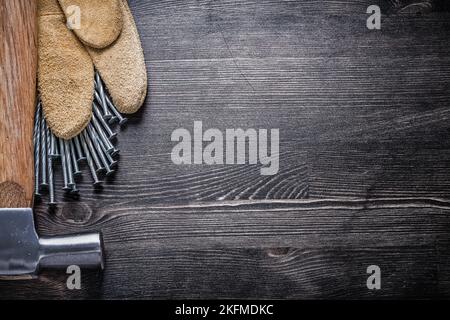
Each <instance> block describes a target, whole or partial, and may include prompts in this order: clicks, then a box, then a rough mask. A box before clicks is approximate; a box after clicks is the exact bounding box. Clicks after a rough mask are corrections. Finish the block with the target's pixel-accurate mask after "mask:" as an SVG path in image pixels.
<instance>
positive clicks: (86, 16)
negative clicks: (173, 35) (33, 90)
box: [38, 0, 147, 139]
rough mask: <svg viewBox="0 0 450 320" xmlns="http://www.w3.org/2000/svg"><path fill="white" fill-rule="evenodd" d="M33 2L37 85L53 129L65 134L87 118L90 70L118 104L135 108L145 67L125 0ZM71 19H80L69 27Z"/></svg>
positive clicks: (91, 90) (91, 82)
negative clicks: (36, 12) (35, 9)
mask: <svg viewBox="0 0 450 320" xmlns="http://www.w3.org/2000/svg"><path fill="white" fill-rule="evenodd" d="M38 1H39V7H38V8H39V51H38V52H39V66H38V87H39V92H40V96H41V100H42V107H43V111H44V114H45V118H46V120H47V123H48V125H49V127H50V129H51V130H52V131H53V133H54V134H55V135H56V136H58V137H60V138H63V139H70V138H73V137H74V136H76V135H78V134H79V133H80V132H81V131H83V130H84V128H85V127H86V126H87V125H88V123H89V122H90V120H91V117H92V104H93V100H94V86H95V82H94V81H95V80H94V77H95V70H97V72H98V73H99V74H100V76H101V78H102V79H103V81H104V83H105V85H106V88H107V89H108V92H109V94H110V95H111V98H112V100H113V103H114V104H115V105H116V107H117V109H118V110H119V111H120V112H122V113H125V114H129V113H134V112H136V111H137V110H138V109H139V108H140V107H141V106H142V104H143V102H144V99H145V96H146V94H147V72H146V68H145V61H144V54H143V50H142V46H141V42H140V39H139V34H138V31H137V29H136V25H135V23H134V19H133V16H132V14H131V11H130V9H129V7H128V3H127V1H126V0H38ZM73 19H75V20H76V19H78V20H79V21H77V23H76V24H71V26H72V28H69V27H68V25H67V21H69V22H70V20H73Z"/></svg>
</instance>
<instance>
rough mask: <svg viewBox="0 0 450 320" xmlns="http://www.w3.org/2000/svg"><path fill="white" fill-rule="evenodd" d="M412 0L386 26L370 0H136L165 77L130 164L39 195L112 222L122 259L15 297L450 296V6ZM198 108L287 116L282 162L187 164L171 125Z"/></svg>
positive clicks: (88, 219)
mask: <svg viewBox="0 0 450 320" xmlns="http://www.w3.org/2000/svg"><path fill="white" fill-rule="evenodd" d="M395 3H398V2H392V1H387V0H386V1H381V2H380V5H381V7H382V9H383V12H384V13H386V15H384V16H383V25H382V30H381V31H379V32H373V31H369V30H367V28H366V27H365V19H366V18H367V14H366V13H365V12H366V8H367V6H369V5H371V4H373V3H371V2H370V1H347V2H345V3H343V2H342V1H337V0H327V1H321V2H315V1H275V0H262V1H247V0H246V1H183V3H180V2H179V1H173V0H171V1H169V0H167V1H136V0H133V1H130V5H131V9H132V11H133V12H134V14H135V16H136V21H137V26H138V28H139V30H140V32H141V37H142V40H143V46H144V51H145V55H146V60H147V65H148V70H149V79H150V82H149V98H148V99H147V102H146V106H145V107H144V108H143V110H142V111H141V112H140V113H139V114H137V115H134V116H132V117H131V119H130V120H131V121H130V124H129V126H128V128H127V129H125V130H124V131H122V132H121V133H120V135H119V147H120V149H121V151H122V152H121V165H120V169H119V171H118V172H117V175H116V176H115V178H114V179H113V180H111V181H108V182H107V183H106V185H105V188H104V190H102V191H94V190H93V189H92V187H91V185H90V180H89V178H88V177H87V176H86V177H85V178H84V179H83V181H81V182H80V183H79V188H80V190H81V192H82V197H81V199H80V201H74V200H72V199H70V198H63V194H62V192H61V191H59V188H58V195H57V196H58V197H59V198H60V199H64V202H63V203H61V204H60V205H59V206H58V207H57V209H56V210H55V211H54V212H47V209H46V207H45V206H44V205H38V206H37V207H36V212H37V222H38V226H39V231H40V232H41V233H42V234H44V235H54V234H64V233H68V232H79V231H90V230H99V229H100V230H102V231H103V233H104V236H105V240H106V241H105V245H106V252H107V260H108V261H107V269H106V271H105V273H104V274H103V276H101V275H99V274H97V273H95V272H93V273H87V274H85V275H86V276H85V277H84V278H83V290H81V291H79V292H71V291H68V290H67V289H66V288H65V280H66V275H65V274H64V272H57V273H53V272H45V273H44V274H43V276H42V277H41V279H40V280H37V281H35V282H15V283H10V282H8V283H6V282H0V298H130V297H133V298H312V297H318V298H371V297H386V298H389V297H391V298H392V297H400V298H412V297H420V298H431V297H441V298H442V297H448V296H449V291H450V290H449V288H450V286H449V277H448V275H449V274H450V273H449V271H450V270H448V268H449V267H448V266H449V265H450V263H449V262H450V261H449V253H448V252H449V250H448V246H449V236H448V227H449V225H450V223H449V220H448V219H449V217H450V216H449V210H450V205H449V200H450V199H448V195H449V194H450V193H449V192H450V187H449V183H448V181H450V179H449V178H450V176H449V175H450V162H449V161H448V159H449V156H450V142H449V141H450V140H449V139H447V138H446V137H447V136H448V123H449V116H450V114H449V111H448V105H449V102H450V93H449V91H448V82H449V74H450V73H449V71H450V58H449V57H450V38H449V37H448V31H447V30H448V28H449V27H450V22H449V21H450V19H449V18H450V16H449V10H448V8H446V7H445V6H444V7H442V6H436V7H434V9H433V11H432V12H429V13H424V14H422V15H421V16H416V14H415V12H411V13H405V14H402V15H400V14H397V13H396V12H397V11H398V10H399V8H400V7H401V6H399V7H395V8H394V7H392V4H395ZM196 120H201V121H203V124H204V127H205V128H211V127H214V128H219V129H221V130H224V129H226V128H239V127H242V128H255V129H258V128H265V129H270V128H279V129H280V151H281V152H280V172H279V174H278V175H277V176H274V177H262V176H261V175H260V172H259V169H260V167H259V166H250V165H243V166H176V165H173V164H172V163H171V161H170V152H171V150H172V147H173V146H174V143H172V142H171V141H170V135H171V133H172V131H173V130H175V129H177V128H180V127H186V128H189V129H191V128H192V125H193V122H194V121H196ZM191 130H192V129H191ZM56 174H57V176H59V175H58V172H57V173H56ZM57 183H58V186H61V180H60V178H59V179H58V180H57ZM370 264H379V265H380V267H381V268H382V272H383V273H382V274H383V280H382V281H383V284H382V288H383V289H382V290H380V291H377V292H372V291H368V290H367V288H366V286H365V281H366V278H367V274H366V272H365V271H366V268H367V266H368V265H370Z"/></svg>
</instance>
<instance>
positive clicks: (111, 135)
mask: <svg viewBox="0 0 450 320" xmlns="http://www.w3.org/2000/svg"><path fill="white" fill-rule="evenodd" d="M95 117H97V119H98V120H99V121H100V122H101V124H102V125H103V128H104V130H105V131H106V133H107V134H108V139H109V140H112V139H114V138H115V137H116V136H117V133H116V132H113V131H112V130H111V128H110V127H109V125H108V123H106V121H105V119H103V118H102V115H101V112H100V109H99V107H98V105H97V104H96V103H94V117H93V118H92V119H94V120H95Z"/></svg>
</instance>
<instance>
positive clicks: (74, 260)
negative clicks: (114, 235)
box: [0, 209, 104, 279]
mask: <svg viewBox="0 0 450 320" xmlns="http://www.w3.org/2000/svg"><path fill="white" fill-rule="evenodd" d="M102 248H103V244H102V238H101V235H100V233H91V234H81V235H73V236H63V237H51V238H50V237H42V238H39V236H38V234H37V233H36V229H35V225H34V218H33V211H32V210H31V209H0V278H7V279H27V278H35V277H36V276H37V275H38V273H39V271H40V269H42V268H67V267H68V266H70V265H77V266H79V267H80V268H101V269H103V267H104V257H103V249H102Z"/></svg>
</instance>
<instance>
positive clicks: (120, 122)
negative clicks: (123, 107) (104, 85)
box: [105, 96, 128, 126]
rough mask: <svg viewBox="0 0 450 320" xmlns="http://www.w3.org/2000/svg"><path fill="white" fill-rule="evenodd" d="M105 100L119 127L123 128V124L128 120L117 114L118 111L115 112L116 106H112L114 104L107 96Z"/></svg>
mask: <svg viewBox="0 0 450 320" xmlns="http://www.w3.org/2000/svg"><path fill="white" fill-rule="evenodd" d="M105 99H106V103H107V104H108V107H109V109H111V111H112V113H113V114H114V116H115V117H117V119H118V120H119V125H120V126H123V125H124V124H126V123H127V122H128V119H127V118H125V117H123V116H122V114H121V113H120V112H119V110H117V108H116V106H115V105H114V103H112V101H111V99H110V98H109V97H108V96H106V97H105Z"/></svg>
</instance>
